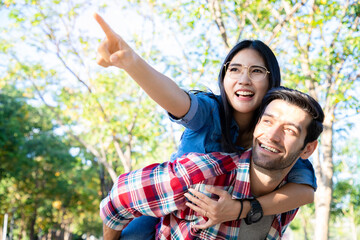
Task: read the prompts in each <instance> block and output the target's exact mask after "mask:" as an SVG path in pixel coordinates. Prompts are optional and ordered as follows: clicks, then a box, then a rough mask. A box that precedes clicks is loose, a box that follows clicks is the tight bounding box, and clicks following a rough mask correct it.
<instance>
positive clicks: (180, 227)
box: [100, 150, 297, 240]
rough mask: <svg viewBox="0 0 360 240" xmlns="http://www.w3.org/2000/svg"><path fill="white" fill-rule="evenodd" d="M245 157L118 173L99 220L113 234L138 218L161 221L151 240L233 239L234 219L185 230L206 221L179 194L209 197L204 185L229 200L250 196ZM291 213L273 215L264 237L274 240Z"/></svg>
mask: <svg viewBox="0 0 360 240" xmlns="http://www.w3.org/2000/svg"><path fill="white" fill-rule="evenodd" d="M250 157H251V150H248V151H246V152H245V153H243V154H242V155H237V154H225V153H210V154H195V153H191V154H188V155H186V156H184V157H182V158H180V159H178V160H176V161H174V162H173V163H171V162H165V163H161V164H153V165H150V166H148V167H145V168H142V169H139V170H136V171H132V172H129V173H126V174H123V175H120V176H119V178H118V181H117V182H116V183H115V184H114V186H113V188H112V190H111V192H110V193H109V195H108V196H107V197H106V198H105V199H103V201H102V202H101V204H100V216H101V218H102V219H103V221H104V223H105V224H106V225H107V226H108V227H110V228H112V229H115V230H122V229H123V228H124V227H125V226H126V225H127V224H128V223H129V222H130V221H131V220H132V219H133V218H135V217H139V216H141V215H148V216H154V217H162V221H161V223H160V226H159V228H158V231H157V234H156V238H157V239H196V238H200V239H224V240H225V239H238V236H239V235H240V232H239V227H240V221H229V222H224V223H220V224H217V225H214V226H212V227H210V228H208V229H205V230H194V229H193V228H192V227H191V226H193V225H195V224H200V223H205V221H206V219H204V217H202V216H200V215H199V214H197V213H196V212H194V211H193V210H191V209H190V208H188V207H187V206H186V205H185V202H186V201H187V200H186V198H185V197H184V193H185V192H187V189H188V188H190V187H192V188H195V189H197V190H198V191H201V192H203V193H205V194H207V195H208V196H209V197H211V194H210V193H208V192H206V190H205V186H206V185H212V186H217V187H221V188H222V189H224V190H226V191H228V192H229V193H230V194H232V197H233V198H234V199H248V198H252V196H251V193H250V182H249V180H250V175H249V170H250ZM284 183H285V181H284V182H283V183H282V184H284ZM296 212H297V209H294V210H292V211H289V212H286V213H283V214H278V215H276V216H275V218H274V221H273V223H272V225H271V228H270V231H269V233H268V236H267V238H266V239H280V238H281V236H282V234H283V233H284V232H285V229H286V227H287V226H288V224H290V222H291V221H292V220H293V219H294V217H295V215H296Z"/></svg>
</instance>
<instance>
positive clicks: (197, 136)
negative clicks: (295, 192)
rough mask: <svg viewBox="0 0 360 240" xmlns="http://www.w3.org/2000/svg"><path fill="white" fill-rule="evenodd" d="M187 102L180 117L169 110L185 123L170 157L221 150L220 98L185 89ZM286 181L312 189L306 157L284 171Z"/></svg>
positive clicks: (311, 171) (234, 126) (234, 128)
mask: <svg viewBox="0 0 360 240" xmlns="http://www.w3.org/2000/svg"><path fill="white" fill-rule="evenodd" d="M188 94H189V96H190V99H191V105H190V109H189V111H188V113H187V114H186V115H185V116H184V117H182V118H181V119H176V118H175V117H173V116H171V114H169V116H170V119H171V120H172V121H173V122H176V123H178V124H181V125H183V126H184V127H185V131H184V132H183V134H182V136H181V140H180V145H179V150H178V151H177V152H175V153H173V154H172V155H171V161H173V160H175V159H176V158H178V157H181V156H182V155H184V154H185V153H188V152H197V153H210V152H222V147H221V124H220V112H219V103H218V102H221V98H220V96H218V95H215V97H216V98H217V100H218V101H217V100H216V99H214V98H212V97H210V93H203V92H200V93H197V94H193V93H191V92H190V93H188ZM231 134H232V136H233V139H232V140H233V142H235V141H236V139H237V137H238V135H239V127H238V125H237V123H236V122H235V120H234V119H233V121H232V125H231ZM288 182H293V183H298V184H307V185H310V186H312V187H313V188H314V189H315V190H316V188H317V185H316V177H315V171H314V168H313V166H312V164H311V162H310V161H309V160H307V159H306V160H303V159H298V161H297V162H296V164H295V165H294V167H293V168H292V169H291V171H290V173H289V175H288Z"/></svg>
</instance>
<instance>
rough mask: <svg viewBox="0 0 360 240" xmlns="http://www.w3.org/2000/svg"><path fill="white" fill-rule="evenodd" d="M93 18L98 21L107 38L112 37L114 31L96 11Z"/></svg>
mask: <svg viewBox="0 0 360 240" xmlns="http://www.w3.org/2000/svg"><path fill="white" fill-rule="evenodd" d="M94 18H95V20H96V21H97V22H98V23H99V25H100V27H101V28H102V30H103V31H104V33H105V35H106V37H107V38H112V37H114V36H115V32H114V31H113V30H112V28H111V27H110V26H109V25H108V24H107V23H106V22H105V20H104V19H103V18H102V17H101V16H100V15H99V14H98V13H94Z"/></svg>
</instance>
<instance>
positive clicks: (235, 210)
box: [185, 186, 241, 229]
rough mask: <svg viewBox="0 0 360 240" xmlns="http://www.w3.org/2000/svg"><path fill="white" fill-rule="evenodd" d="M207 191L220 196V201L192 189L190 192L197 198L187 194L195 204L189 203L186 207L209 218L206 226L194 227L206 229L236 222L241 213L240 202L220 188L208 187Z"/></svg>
mask: <svg viewBox="0 0 360 240" xmlns="http://www.w3.org/2000/svg"><path fill="white" fill-rule="evenodd" d="M206 190H207V191H208V192H210V193H212V194H216V195H218V196H219V199H218V200H213V199H211V198H209V197H207V196H206V195H205V194H202V193H200V192H199V191H197V190H195V189H191V188H190V189H189V192H191V193H192V194H193V195H194V196H195V197H194V196H192V195H191V194H189V193H185V196H186V197H187V198H188V199H189V201H191V202H192V203H194V204H192V203H189V202H187V203H186V206H188V207H189V208H191V209H192V210H194V211H195V212H197V213H199V214H200V215H202V216H204V217H207V218H208V221H207V222H206V223H205V224H202V225H195V226H193V227H194V228H197V229H206V228H208V227H211V226H213V225H215V224H218V223H222V222H227V221H233V220H236V218H237V217H238V215H239V212H240V207H241V206H240V202H239V201H236V200H234V199H232V198H231V195H230V194H229V193H228V192H226V191H224V190H222V189H220V188H216V187H212V186H211V187H210V186H206Z"/></svg>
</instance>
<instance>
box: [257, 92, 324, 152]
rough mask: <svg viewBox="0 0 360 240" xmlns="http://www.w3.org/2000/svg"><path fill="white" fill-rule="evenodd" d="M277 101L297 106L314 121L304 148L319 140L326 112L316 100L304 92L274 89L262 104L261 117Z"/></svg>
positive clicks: (308, 131)
mask: <svg viewBox="0 0 360 240" xmlns="http://www.w3.org/2000/svg"><path fill="white" fill-rule="evenodd" d="M277 99H279V100H283V101H285V102H287V103H290V104H292V105H295V106H297V107H299V108H301V109H302V110H304V111H305V112H307V113H308V114H309V115H310V116H311V118H312V120H311V122H310V124H309V126H308V127H307V129H306V130H307V131H306V137H305V140H304V145H303V148H304V147H305V146H306V144H308V143H309V142H313V141H315V140H316V139H318V137H319V136H320V134H321V132H322V131H323V128H324V127H323V122H324V112H323V110H322V108H321V106H320V104H319V103H318V102H317V101H316V100H315V99H314V98H312V97H311V96H310V95H308V94H305V93H303V92H300V91H297V90H294V89H290V88H286V87H277V88H273V89H271V90H270V91H269V92H267V94H266V95H265V97H264V99H263V101H262V103H261V107H260V111H259V115H260V117H261V116H262V115H263V114H264V112H265V109H266V107H267V106H268V105H269V104H270V103H271V102H272V101H274V100H277Z"/></svg>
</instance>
